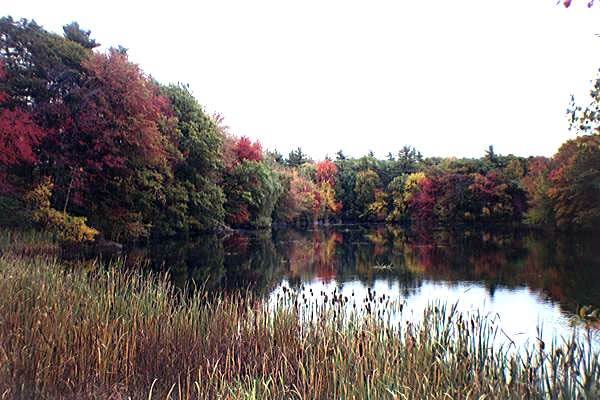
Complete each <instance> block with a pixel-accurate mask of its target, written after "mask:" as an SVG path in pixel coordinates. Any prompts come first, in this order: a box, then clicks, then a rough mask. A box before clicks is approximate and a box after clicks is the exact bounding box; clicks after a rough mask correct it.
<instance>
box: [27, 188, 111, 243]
mask: <svg viewBox="0 0 600 400" xmlns="http://www.w3.org/2000/svg"><path fill="white" fill-rule="evenodd" d="M53 186H54V185H53V184H52V182H50V180H49V179H45V180H44V181H43V182H42V183H40V184H39V185H38V186H37V187H36V188H35V189H33V190H32V191H31V192H29V193H27V194H26V195H25V200H26V201H27V202H28V203H29V207H30V209H31V218H32V220H33V221H34V222H37V223H39V224H41V225H42V226H43V227H44V229H46V230H47V231H49V232H52V233H54V234H55V235H56V237H57V238H58V240H60V241H67V240H72V241H76V242H83V241H93V240H94V237H95V236H96V235H97V234H98V233H99V232H98V231H97V230H96V229H94V228H90V227H89V226H87V225H86V218H85V217H74V216H71V215H69V214H67V213H66V212H61V211H58V210H55V209H54V208H52V207H50V196H52V188H53Z"/></svg>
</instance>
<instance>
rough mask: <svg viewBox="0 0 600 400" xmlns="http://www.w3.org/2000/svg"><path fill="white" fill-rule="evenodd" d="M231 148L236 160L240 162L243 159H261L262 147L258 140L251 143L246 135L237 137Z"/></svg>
mask: <svg viewBox="0 0 600 400" xmlns="http://www.w3.org/2000/svg"><path fill="white" fill-rule="evenodd" d="M233 150H234V151H235V154H236V158H237V161H238V162H242V161H243V160H248V161H260V160H262V147H261V145H260V143H259V142H258V141H256V142H254V143H252V142H251V141H250V139H248V138H247V137H246V136H242V137H241V138H239V139H237V141H236V143H235V147H234V149H233Z"/></svg>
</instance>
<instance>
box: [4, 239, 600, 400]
mask: <svg viewBox="0 0 600 400" xmlns="http://www.w3.org/2000/svg"><path fill="white" fill-rule="evenodd" d="M3 235H4V236H2V237H0V246H2V253H1V254H2V255H1V256H0V398H7V399H12V398H61V397H62V398H113V399H121V398H123V399H126V398H129V397H131V398H140V399H141V398H143V399H148V398H152V399H163V398H172V399H188V398H191V399H195V398H201V399H204V398H205V399H219V398H221V399H238V398H242V399H244V398H247V399H251V398H277V399H279V398H289V399H312V398H314V399H329V398H335V399H341V398H355V399H369V398H370V399H375V398H377V399H426V398H427V399H449V398H452V399H467V398H468V399H483V398H486V397H485V395H487V398H515V399H517V398H518V399H520V398H533V399H535V398H549V399H553V398H556V399H576V398H600V387H599V384H598V382H600V371H599V369H598V362H599V358H598V355H597V354H596V355H593V354H591V353H590V352H589V351H588V350H586V346H585V344H580V343H574V342H571V343H567V344H565V345H563V346H561V347H560V348H557V347H554V346H552V345H550V344H544V345H542V344H540V345H539V346H538V347H537V348H536V349H535V350H532V351H531V353H528V354H526V353H521V354H525V355H521V356H519V355H518V353H517V352H515V351H512V350H514V349H512V350H511V349H507V348H498V347H496V349H495V350H494V348H493V347H492V341H493V339H494V335H495V333H496V329H495V328H494V325H493V321H490V320H489V319H486V318H483V317H480V316H477V315H471V316H463V315H459V314H456V313H455V312H454V309H453V307H446V306H432V307H430V308H429V309H428V310H427V311H426V312H425V314H424V316H423V319H422V321H420V322H419V323H414V324H403V325H402V326H396V327H390V326H388V325H387V324H386V322H385V318H383V317H381V316H380V315H379V314H378V312H376V311H381V310H382V309H383V311H385V307H386V303H385V301H382V299H376V298H371V299H368V300H367V303H366V306H365V307H368V308H369V309H371V313H370V314H368V317H367V318H364V319H363V318H361V319H359V318H352V317H348V316H347V315H344V314H343V313H340V312H339V310H340V309H341V307H342V306H341V305H339V304H342V303H343V302H344V301H345V300H344V299H339V298H338V299H329V301H330V303H331V302H334V303H336V304H338V305H334V306H333V307H328V308H326V309H321V310H319V308H318V307H314V306H313V305H311V304H308V303H305V302H304V300H303V299H296V298H295V297H293V295H292V294H290V293H288V294H286V295H285V296H283V297H282V298H280V301H279V302H278V305H277V306H276V307H275V308H276V310H275V311H273V307H274V306H273V304H271V305H267V304H265V303H264V302H262V301H261V300H260V299H258V298H254V297H253V295H252V294H251V293H238V294H231V295H218V296H212V295H209V294H208V293H206V292H204V291H202V290H198V291H196V292H195V294H194V295H186V294H185V293H183V294H182V293H181V292H180V291H178V290H177V289H175V288H174V287H172V286H171V285H170V283H169V281H168V278H167V277H166V276H148V275H142V274H140V273H137V272H135V271H133V272H132V271H129V272H125V271H124V270H123V268H122V265H121V263H119V262H115V263H113V264H111V265H108V266H99V265H98V264H96V268H90V266H89V264H88V265H86V266H83V265H72V264H71V265H69V266H66V265H64V264H61V262H59V261H57V259H56V258H55V256H54V255H52V254H51V253H52V251H49V252H48V253H49V255H45V256H33V255H32V254H33V252H31V251H26V250H24V248H25V247H27V246H38V248H45V249H52V248H53V246H55V245H54V244H53V242H52V241H51V240H49V239H47V238H44V237H38V238H37V240H38V241H39V242H40V243H35V242H34V241H30V242H29V243H27V244H26V246H23V245H19V244H18V243H16V242H18V241H20V240H25V241H26V240H29V239H27V238H26V235H25V236H23V235H20V234H12V236H7V234H6V233H4V234H3ZM41 242H43V243H41ZM307 302H310V301H309V300H307ZM390 307H391V306H390ZM307 310H310V312H311V313H314V314H313V316H312V318H311V319H310V320H311V321H312V322H299V318H298V317H299V315H306V313H307ZM301 319H302V318H300V320H301Z"/></svg>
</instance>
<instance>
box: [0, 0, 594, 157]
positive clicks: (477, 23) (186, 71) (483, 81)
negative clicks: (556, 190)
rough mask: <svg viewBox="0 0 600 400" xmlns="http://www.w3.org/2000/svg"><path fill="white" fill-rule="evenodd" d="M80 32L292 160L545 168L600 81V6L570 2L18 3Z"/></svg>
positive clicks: (14, 9)
mask: <svg viewBox="0 0 600 400" xmlns="http://www.w3.org/2000/svg"><path fill="white" fill-rule="evenodd" d="M3 3H4V4H3V5H2V8H1V11H0V13H1V14H0V15H4V16H6V15H11V16H12V17H13V18H15V19H19V18H27V19H29V20H31V19H34V20H35V21H36V22H37V23H38V24H40V25H42V26H43V27H44V28H45V29H46V30H48V31H52V32H57V33H62V26H63V25H65V24H68V23H70V22H72V21H77V22H78V23H79V25H80V27H81V28H82V29H85V30H91V32H92V33H91V37H92V38H94V39H96V41H97V42H99V43H101V44H102V46H101V47H100V48H99V51H105V50H106V49H107V48H108V47H111V46H114V47H117V46H118V45H122V46H123V47H126V48H128V49H129V51H128V54H129V58H130V60H131V61H133V62H135V63H137V64H139V65H140V67H141V68H142V69H143V70H144V71H145V72H146V73H147V74H148V75H152V76H153V77H154V78H155V79H157V80H158V81H159V82H161V83H164V84H168V83H178V82H180V83H184V84H189V88H190V90H191V92H192V93H193V94H194V96H195V97H196V99H197V100H198V102H199V103H200V104H201V105H202V106H203V107H204V108H205V110H206V111H207V112H209V113H211V114H212V113H220V114H221V115H222V116H223V117H224V118H225V120H224V123H225V125H227V126H229V128H230V132H232V133H233V134H235V135H238V136H247V137H249V138H250V139H252V140H258V141H260V142H261V144H262V145H263V147H264V148H266V149H269V150H278V151H279V152H280V153H282V154H283V155H284V156H287V155H288V153H289V152H290V151H291V150H294V149H297V148H298V147H301V148H302V151H303V152H304V153H307V154H308V155H310V156H311V157H312V158H314V159H315V160H319V159H322V158H324V157H325V156H330V157H332V158H335V154H336V152H338V151H339V150H343V152H344V154H346V155H349V156H353V157H361V156H363V155H365V154H367V153H368V152H369V151H373V152H374V153H375V155H376V156H377V157H379V158H384V157H385V156H386V155H387V154H388V153H390V152H391V153H392V154H394V155H395V154H397V153H398V151H399V150H400V149H401V148H402V147H403V146H405V145H410V146H413V147H414V148H416V149H417V150H419V151H420V152H421V153H422V154H423V155H424V156H425V157H433V156H437V157H459V158H460V157H481V156H483V155H484V154H485V151H486V150H487V149H488V147H489V146H490V145H493V146H494V151H495V152H496V153H497V154H504V155H507V154H515V155H518V156H532V155H533V156H534V155H543V156H552V155H553V154H554V153H556V151H557V150H558V148H559V147H560V145H561V144H562V143H563V142H565V141H566V140H568V139H570V138H573V137H574V136H575V133H574V132H570V131H569V122H568V118H567V115H566V110H567V109H568V108H569V106H570V100H571V95H574V96H575V101H576V102H577V104H579V105H583V106H585V105H587V104H589V102H590V101H591V99H590V97H589V91H590V89H591V87H592V82H593V81H594V80H595V79H596V78H597V77H598V76H599V75H598V69H599V68H600V51H599V50H600V37H599V36H597V35H596V33H600V24H598V21H600V18H599V17H600V4H597V5H595V6H594V7H592V8H591V9H588V8H587V1H585V0H573V2H572V5H571V7H570V8H568V9H567V8H565V7H563V6H562V5H561V4H557V2H556V0H461V1H453V0H428V1H424V0H396V1H385V0H369V1H355V0H342V1H338V0H317V1H314V0H302V1H299V0H297V1H296V0H294V1H292V0H272V1H263V0H253V1H250V0H214V1H204V0H197V1H179V0H170V1H160V2H158V1H153V0H147V1H143V2H139V1H131V0H129V1H125V0H121V1H113V0H104V1H102V2H100V1H95V2H90V1H81V0H78V1H60V0H57V1H47V0H44V1H39V0H28V1H16V0H10V1H5V2H3Z"/></svg>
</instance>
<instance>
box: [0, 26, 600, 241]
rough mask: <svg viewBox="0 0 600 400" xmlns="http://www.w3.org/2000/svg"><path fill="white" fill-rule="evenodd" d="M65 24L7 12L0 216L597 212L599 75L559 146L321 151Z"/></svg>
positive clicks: (193, 223) (150, 234) (0, 66)
mask: <svg viewBox="0 0 600 400" xmlns="http://www.w3.org/2000/svg"><path fill="white" fill-rule="evenodd" d="M63 30H64V32H63V34H61V35H59V34H56V33H52V32H48V31H46V30H45V29H44V28H43V27H41V26H40V25H38V24H37V23H36V22H35V21H28V20H25V19H22V20H19V21H15V20H13V19H12V18H11V17H2V18H1V19H0V209H2V210H3V211H2V213H0V224H1V225H5V226H24V225H25V226H32V225H33V226H42V227H44V228H45V229H47V230H50V231H53V232H55V233H56V234H57V236H58V237H59V238H60V239H63V240H67V239H68V240H76V241H84V240H93V239H94V238H96V237H102V238H105V239H109V240H116V241H136V240H140V239H144V238H156V237H162V236H171V235H178V234H187V233H194V232H204V231H221V230H228V229H230V228H238V227H243V228H254V229H258V228H268V227H270V226H272V225H273V224H297V225H309V224H315V223H323V224H326V223H340V222H391V223H413V224H420V225H427V224H436V225H439V224H442V225H448V224H479V223H497V222H502V223H506V222H508V223H523V224H528V225H530V226H533V227H540V228H545V229H553V230H560V231H585V230H592V229H597V227H598V226H600V224H599V223H600V136H599V135H598V133H599V129H600V128H598V122H599V119H600V109H599V104H600V80H596V81H595V84H594V87H593V88H592V89H591V92H590V94H591V101H590V103H589V104H586V105H583V106H582V105H578V104H575V103H574V102H573V103H572V106H571V109H570V110H568V114H567V115H566V117H567V118H569V120H570V122H571V131H570V132H565V138H569V137H570V138H569V139H567V140H566V141H565V143H564V144H563V145H562V146H561V147H560V148H559V149H558V150H557V153H556V154H555V155H554V156H553V157H550V158H548V157H541V156H537V157H534V156H531V157H517V156H514V155H500V154H496V153H495V152H494V148H493V146H492V145H490V147H489V148H488V149H487V150H486V149H482V154H483V155H482V157H481V158H479V159H471V158H439V157H423V156H422V154H421V153H420V152H419V151H418V150H417V149H415V148H413V147H411V146H410V145H406V146H404V147H403V148H401V149H399V150H396V149H390V152H389V154H388V156H387V157H386V158H385V159H378V158H376V157H375V155H374V154H373V153H372V152H368V153H367V154H366V155H364V156H363V157H360V158H353V157H348V156H346V155H344V153H343V150H339V151H338V152H337V153H336V154H335V158H325V159H324V160H320V161H315V160H313V159H312V158H311V157H310V156H309V155H308V154H305V153H304V152H303V151H302V149H301V147H298V148H297V150H294V151H292V152H290V153H289V155H288V156H287V157H285V156H284V155H282V154H280V153H278V152H277V151H276V150H273V151H269V150H267V149H264V148H263V147H262V146H261V144H260V142H258V141H255V142H253V141H252V140H250V139H249V138H247V137H244V136H242V137H238V136H235V135H233V134H231V133H230V132H229V131H228V128H227V126H226V125H225V124H224V118H223V116H222V115H219V114H213V115H210V114H208V113H207V112H206V111H205V110H204V109H203V107H202V106H201V105H200V103H199V102H198V100H197V99H196V98H194V96H193V95H192V93H191V92H190V90H189V88H188V87H187V86H186V85H183V84H167V85H165V84H162V83H159V82H157V81H156V80H155V79H153V78H152V76H151V75H148V74H147V73H145V72H144V71H143V70H142V69H141V68H140V66H138V65H136V64H134V63H132V62H131V61H129V59H128V56H127V49H125V48H123V47H121V46H119V47H118V48H110V49H109V50H107V51H106V52H103V53H102V52H98V51H96V50H94V49H96V48H97V47H98V46H99V44H98V43H96V41H95V40H94V39H92V38H91V37H90V35H91V33H90V31H85V30H83V29H81V28H80V27H79V25H78V24H77V23H76V22H73V23H71V24H68V25H65V26H64V27H63ZM482 129H485V127H482ZM282 134H285V132H283V133H282ZM300 145H301V144H300ZM515 150H517V149H515Z"/></svg>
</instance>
